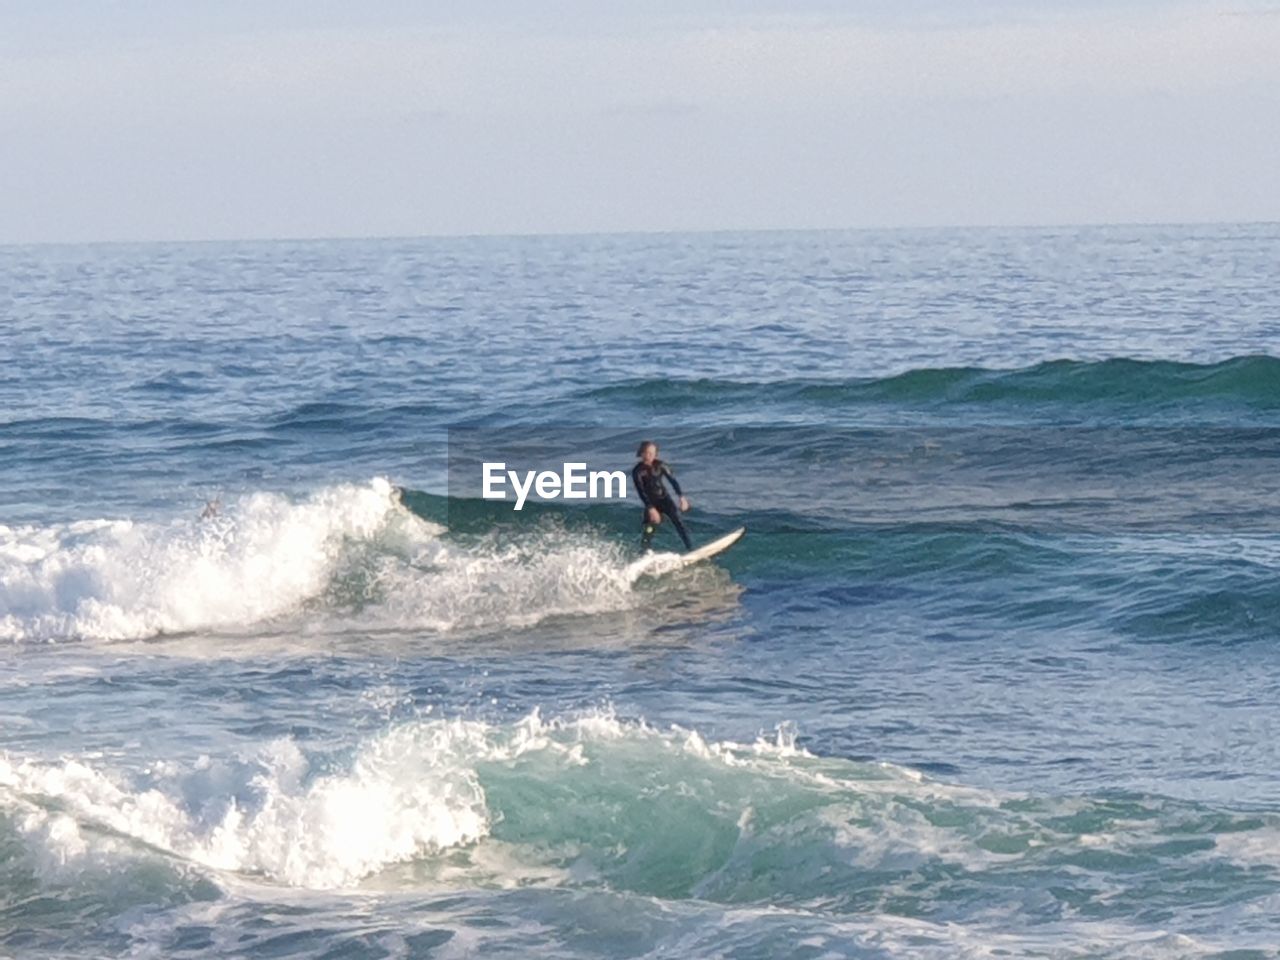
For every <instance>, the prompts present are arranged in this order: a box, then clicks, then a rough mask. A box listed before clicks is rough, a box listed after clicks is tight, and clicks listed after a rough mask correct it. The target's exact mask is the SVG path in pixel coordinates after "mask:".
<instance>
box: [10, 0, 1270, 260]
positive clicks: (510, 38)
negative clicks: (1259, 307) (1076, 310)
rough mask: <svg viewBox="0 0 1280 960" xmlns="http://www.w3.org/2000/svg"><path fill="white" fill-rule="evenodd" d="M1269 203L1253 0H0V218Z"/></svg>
mask: <svg viewBox="0 0 1280 960" xmlns="http://www.w3.org/2000/svg"><path fill="white" fill-rule="evenodd" d="M1258 220H1267V221H1276V220H1280V3H1277V2H1258V0H1225V2H1222V3H1213V2H1178V0H1112V2H1090V0H1074V2H1048V0H949V2H944V0H867V2H857V0H850V2H843V3H838V2H834V0H827V2H824V0H792V2H781V0H740V2H727V0H725V2H711V0H630V2H618V0H525V2H520V3H517V2H512V0H506V2H501V0H474V2H470V3H457V2H451V3H444V2H436V0H414V2H410V0H403V2H402V0H366V2H362V3H357V2H333V0H256V2H251V0H182V2H179V0H163V2H160V0H155V2H143V0H92V2H90V0H84V2H79V0H19V2H15V0H0V243H25V242H46V241H52V242H63V241H65V242H80V241H96V240H164V239H175V240H203V239H248V238H278V237H339V236H352V237H360V236H416V235H441V234H443V235H453V234H493V233H497V234H506V233H571V232H615V231H617V232H622V231H635V230H645V231H666V230H734V229H771V228H843V227H916V226H947V225H987V224H991V225H1038V224H1044V225H1058V224H1077V223H1135V222H1206V221H1258Z"/></svg>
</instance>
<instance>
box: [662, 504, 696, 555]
mask: <svg viewBox="0 0 1280 960" xmlns="http://www.w3.org/2000/svg"><path fill="white" fill-rule="evenodd" d="M662 512H663V513H665V514H666V515H667V516H668V517H670V518H671V525H672V526H674V527H675V528H676V533H678V534H680V539H681V540H683V541H684V548H685V549H686V550H692V549H693V542H692V541H691V540H690V539H689V531H688V530H686V529H685V528H684V521H683V520H681V519H680V510H679V509H678V508H677V507H676V505H675V503H674V502H673V501H672V500H670V499H668V500H667V502H666V503H664V504H663V505H662Z"/></svg>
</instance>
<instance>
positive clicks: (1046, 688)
mask: <svg viewBox="0 0 1280 960" xmlns="http://www.w3.org/2000/svg"><path fill="white" fill-rule="evenodd" d="M1277 263H1280V227H1276V226H1274V225H1271V226H1267V225H1252V226H1251V225H1222V226H1199V227H1172V226H1171V227H1106V228H1072V229H1055V230H1032V229H1027V230H938V231H893V232H814V233H782V232H780V233H753V234H728V233H726V234H706V235H652V236H589V237H558V238H552V237H542V238H536V237H531V238H474V239H422V240H369V241H316V242H301V241H299V242H292V241H280V242H261V243H216V244H141V245H97V246H80V247H72V246H66V247H58V246H46V247H9V248H2V249H0V361H3V362H2V364H0V956H12V957H67V958H72V957H74V958H89V957H103V956H133V957H157V958H176V957H201V956H243V957H255V958H256V957H267V956H270V957H335V958H336V957H345V958H363V957H369V958H373V957H440V958H451V957H464V956H484V957H504V956H509V957H529V956H540V957H566V958H569V957H573V958H579V957H581V958H594V957H670V958H676V957H679V958H692V957H742V958H746V957H761V958H765V957H783V956H786V957H793V956H794V957H815V958H816V957H877V958H879V957H913V958H914V957H939V958H943V957H946V958H952V957H991V956H1034V957H1064V958H1065V957H1116V958H1120V957H1126V958H1127V957H1143V956H1146V957H1159V958H1166V957H1187V958H1191V957H1235V958H1244V957H1263V956H1274V955H1275V953H1276V950H1277V948H1278V947H1280V712H1278V703H1280V660H1278V659H1277V649H1278V644H1280V509H1278V508H1280V469H1278V468H1280V431H1278V430H1277V427H1280V359H1277V358H1276V356H1275V354H1276V351H1277V345H1278V344H1280V283H1278V282H1277V280H1276V272H1275V271H1276V266H1277ZM544 429H545V430H548V431H559V432H558V433H556V436H559V437H573V436H582V437H584V438H588V437H589V442H590V445H591V447H592V455H593V456H596V455H599V456H603V457H604V458H605V459H608V458H609V457H610V456H613V457H615V459H616V463H611V464H606V465H608V466H610V467H616V468H620V469H626V468H628V467H629V466H630V463H631V461H632V454H633V453H634V448H635V444H636V443H637V442H638V441H639V439H641V437H644V436H649V437H652V438H653V439H655V440H657V441H659V443H660V444H661V445H662V455H663V457H664V458H666V459H667V460H669V461H670V462H671V463H672V464H673V465H674V467H675V469H676V473H677V476H678V477H679V478H680V481H681V483H682V486H683V488H684V490H685V492H686V493H687V494H688V495H689V496H690V497H691V499H692V500H693V502H694V504H693V505H694V509H693V511H692V512H691V513H690V514H689V515H688V519H689V524H690V527H691V530H692V532H693V535H694V537H695V539H697V540H698V541H700V542H705V541H707V540H709V539H712V538H713V537H714V536H718V535H720V534H722V533H724V532H727V531H728V530H729V529H732V528H733V527H736V526H740V525H745V526H747V528H748V531H749V532H748V534H747V537H746V538H745V539H744V540H743V541H742V542H741V543H739V544H738V545H737V546H736V547H734V548H733V549H732V550H731V551H730V552H729V553H727V554H725V555H724V556H723V557H722V558H720V560H719V561H718V562H716V563H714V564H703V565H699V566H695V567H690V568H688V569H685V570H679V571H676V572H673V573H671V574H669V575H667V576H660V577H640V578H637V577H635V576H634V575H632V573H631V572H629V571H631V570H632V567H631V565H632V563H633V562H634V560H635V556H636V547H637V539H638V533H639V530H638V525H639V508H638V504H637V502H635V501H632V502H631V503H617V502H612V501H611V502H604V503H594V504H591V505H588V506H586V507H582V508H575V506H574V505H570V504H561V505H554V504H552V505H541V506H540V507H539V508H538V509H526V510H525V511H522V512H521V513H520V514H518V515H516V514H513V513H512V512H511V511H510V510H509V509H508V510H507V512H506V514H505V515H499V514H498V513H496V512H495V511H496V509H497V508H495V506H494V505H493V504H489V503H485V502H483V501H480V500H477V499H475V498H474V497H471V496H468V495H463V494H462V493H460V492H459V491H458V490H454V491H452V494H453V495H452V496H451V491H450V489H449V487H450V484H449V482H448V481H449V457H448V450H449V445H450V437H451V436H452V437H454V438H455V439H456V437H457V436H459V435H460V433H459V432H460V431H473V433H472V434H471V435H472V436H477V435H484V433H483V432H484V431H488V432H489V434H491V435H493V436H495V437H500V436H504V435H509V436H510V435H514V436H523V435H525V434H528V433H529V432H530V431H534V432H536V431H538V430H544ZM474 431H480V432H481V433H479V434H476V433H474ZM584 442H587V441H586V440H585V439H584ZM557 452H558V451H557ZM210 503H213V504H214V506H213V507H209V508H207V507H206V505H207V504H210ZM202 514H206V515H205V516H204V517H203V519H202ZM658 546H659V548H661V549H665V550H673V549H675V548H676V540H675V537H674V534H673V533H672V532H671V531H670V530H667V529H663V530H661V531H660V532H659V534H658Z"/></svg>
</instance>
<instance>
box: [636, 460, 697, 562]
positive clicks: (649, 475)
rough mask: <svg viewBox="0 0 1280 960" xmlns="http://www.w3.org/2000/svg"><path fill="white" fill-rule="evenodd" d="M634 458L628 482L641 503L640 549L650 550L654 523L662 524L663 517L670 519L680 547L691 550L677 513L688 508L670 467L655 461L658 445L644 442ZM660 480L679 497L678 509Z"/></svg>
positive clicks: (687, 536) (655, 530)
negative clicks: (634, 489) (633, 487)
mask: <svg viewBox="0 0 1280 960" xmlns="http://www.w3.org/2000/svg"><path fill="white" fill-rule="evenodd" d="M636 456H637V457H639V462H638V463H637V464H636V465H635V466H634V467H632V468H631V481H632V482H633V483H634V484H635V485H636V493H638V494H640V499H641V500H643V501H644V519H643V520H642V521H641V530H642V531H643V532H642V533H641V536H640V549H641V550H652V549H653V547H652V541H653V535H654V534H655V533H656V532H657V530H658V524H660V523H662V518H663V516H664V515H665V516H668V517H670V518H671V523H672V524H673V525H674V526H675V528H676V533H678V534H680V539H681V540H683V541H684V548H685V549H686V550H692V549H693V544H692V543H691V542H690V541H689V534H688V532H687V531H686V530H685V528H684V523H683V522H682V521H681V519H680V514H681V512H683V511H686V510H688V509H689V501H688V499H687V498H686V497H685V496H684V494H683V493H681V492H680V484H679V482H677V480H676V478H675V475H674V474H672V472H671V468H670V467H668V466H667V465H666V464H665V463H663V462H662V461H661V460H659V459H658V445H657V444H656V443H654V442H653V441H652V440H645V441H643V442H641V444H640V448H639V449H638V450H637V451H636ZM664 479H666V480H670V481H671V486H673V487H674V488H675V491H676V496H678V497H679V498H680V504H679V508H678V509H677V506H676V502H675V501H674V500H672V499H671V494H669V493H667V488H666V486H665V485H664V484H663V480H664Z"/></svg>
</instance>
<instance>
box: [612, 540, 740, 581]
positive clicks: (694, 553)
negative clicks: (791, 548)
mask: <svg viewBox="0 0 1280 960" xmlns="http://www.w3.org/2000/svg"><path fill="white" fill-rule="evenodd" d="M746 532H747V528H746V527H739V528H738V529H737V530H734V531H733V532H732V533H726V534H725V535H724V536H723V537H721V538H720V539H719V540H712V541H711V542H710V543H705V544H703V545H702V546H700V547H698V548H697V549H696V550H690V551H689V552H688V553H646V554H645V555H644V556H643V557H641V558H640V559H639V560H636V561H634V562H632V563H631V564H630V565H629V566H628V567H627V573H628V575H629V579H630V580H631V581H632V582H634V581H635V580H636V579H637V578H639V577H657V576H661V575H662V574H664V573H670V572H671V571H672V570H679V569H680V568H681V567H687V566H690V565H691V564H694V563H700V562H701V561H703V560H709V559H711V558H712V557H714V556H717V555H718V554H721V553H724V552H725V551H726V550H728V549H729V548H730V547H732V546H733V545H734V544H735V543H737V542H738V541H739V540H741V539H742V535H743V534H744V533H746Z"/></svg>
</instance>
